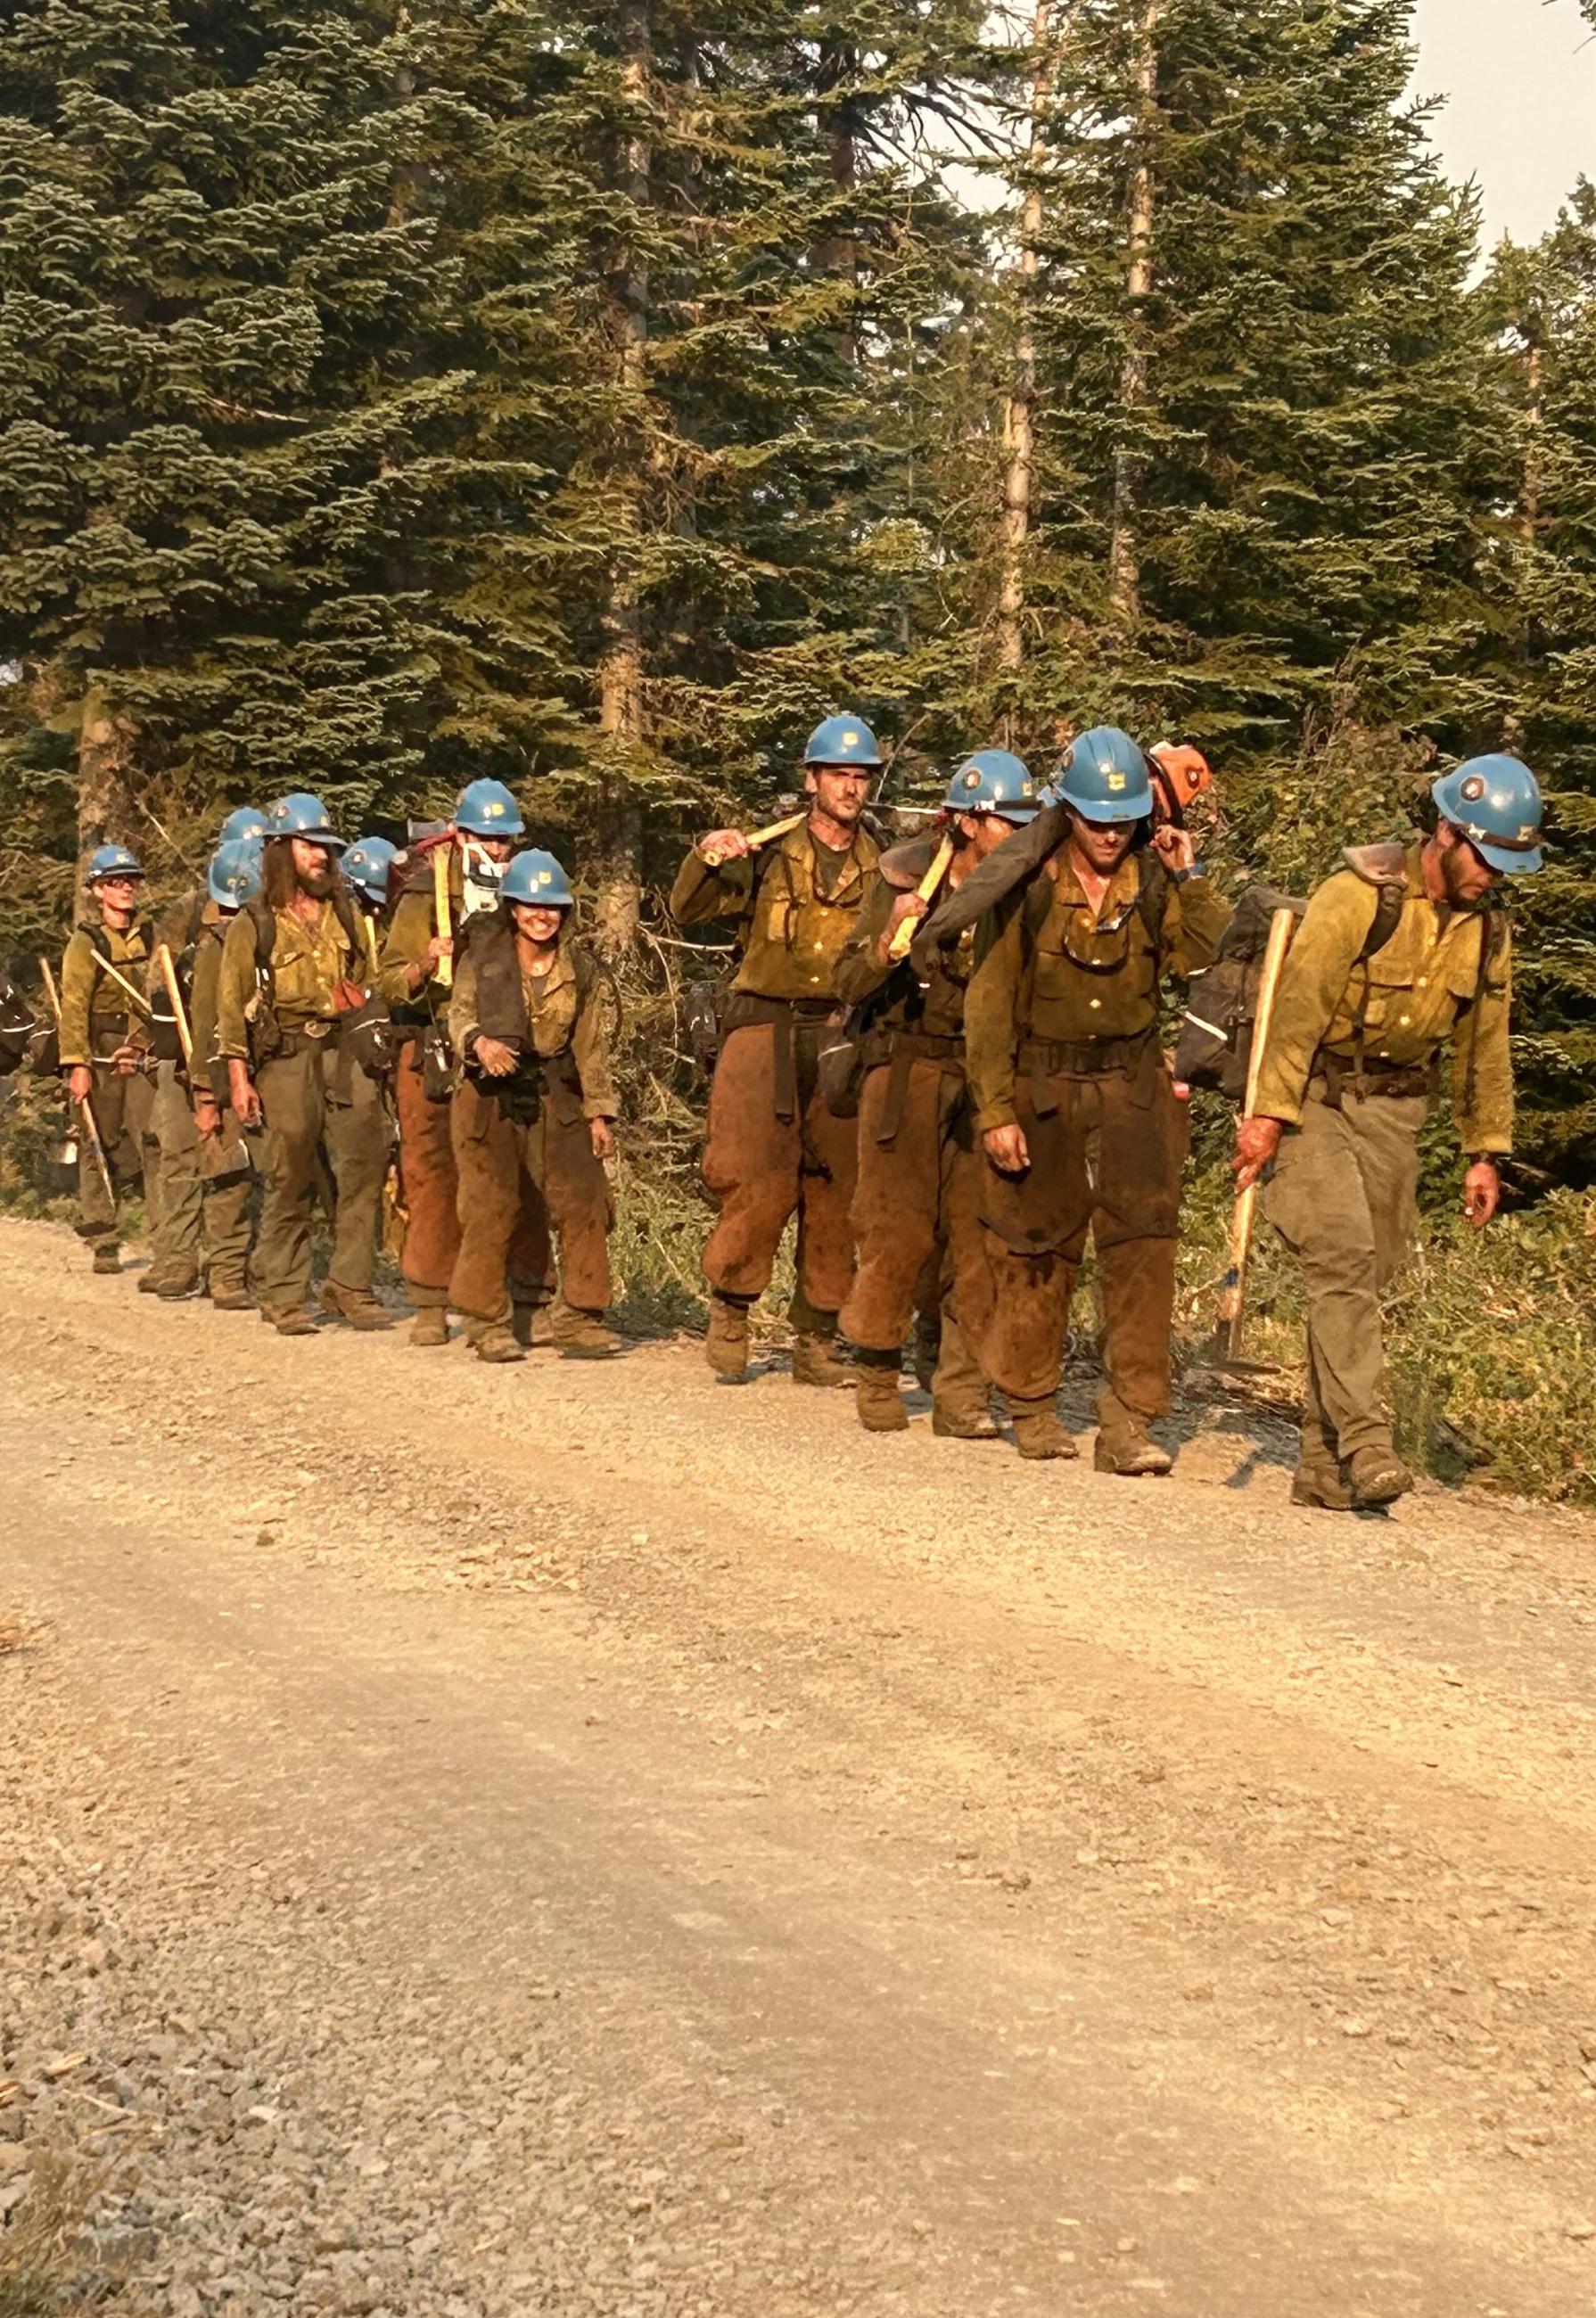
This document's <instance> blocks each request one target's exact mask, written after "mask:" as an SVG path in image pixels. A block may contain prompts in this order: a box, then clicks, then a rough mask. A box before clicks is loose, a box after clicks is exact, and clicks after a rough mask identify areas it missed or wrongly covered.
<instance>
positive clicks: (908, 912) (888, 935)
mask: <svg viewBox="0 0 1596 2318" xmlns="http://www.w3.org/2000/svg"><path fill="white" fill-rule="evenodd" d="M930 907H931V904H930V903H929V902H923V901H922V900H921V898H920V896H919V894H899V895H898V897H897V900H896V901H895V902H894V903H893V904H892V914H891V916H890V917H889V918H888V921H887V924H886V928H885V930H884V931H883V933H882V935H881V938H880V939H879V941H878V942H877V944H876V964H877V965H878V966H890V965H891V964H892V937H893V936H894V934H895V933H897V930H898V928H899V926H901V925H902V924H903V923H904V922H905V921H909V922H910V923H911V924H915V923H918V921H919V920H920V919H922V918H923V917H924V915H925V913H926V912H927V911H928V910H929V909H930Z"/></svg>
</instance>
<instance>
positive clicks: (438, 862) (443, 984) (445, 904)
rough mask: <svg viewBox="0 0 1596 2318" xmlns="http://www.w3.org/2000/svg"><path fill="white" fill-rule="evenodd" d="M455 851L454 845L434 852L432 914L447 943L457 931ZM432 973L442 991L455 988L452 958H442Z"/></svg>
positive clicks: (438, 848) (442, 846) (437, 848)
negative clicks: (452, 896)
mask: <svg viewBox="0 0 1596 2318" xmlns="http://www.w3.org/2000/svg"><path fill="white" fill-rule="evenodd" d="M452 851H453V846H452V845H437V846H435V847H434V848H433V852H432V913H433V915H434V917H435V918H436V919H437V931H438V935H439V938H440V939H442V940H444V941H447V940H448V939H450V937H451V936H452V934H453V933H454V930H455V929H454V926H453V924H452V923H451V921H450V917H449V855H450V853H451V852H452ZM432 973H433V980H434V981H435V982H436V983H437V986H438V988H439V989H440V990H452V989H453V988H454V986H455V961H454V959H453V958H452V957H440V958H439V959H438V961H437V966H434V968H433V970H432Z"/></svg>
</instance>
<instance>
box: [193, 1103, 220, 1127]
mask: <svg viewBox="0 0 1596 2318" xmlns="http://www.w3.org/2000/svg"><path fill="white" fill-rule="evenodd" d="M194 1132H195V1133H196V1134H198V1135H203V1136H207V1137H209V1136H213V1135H220V1134H221V1104H220V1103H219V1102H218V1101H217V1100H216V1097H215V1096H214V1095H213V1094H196V1095H195V1097H194Z"/></svg>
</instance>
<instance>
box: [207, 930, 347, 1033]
mask: <svg viewBox="0 0 1596 2318" xmlns="http://www.w3.org/2000/svg"><path fill="white" fill-rule="evenodd" d="M276 920H277V929H276V934H275V939H274V940H273V944H272V988H273V1004H274V1007H275V1011H276V1016H277V1020H278V1021H279V1022H280V1023H281V1024H282V1025H283V1027H284V1029H290V1030H292V1029H297V1028H299V1027H301V1026H302V1024H304V1023H306V1022H313V1021H324V1022H330V1021H335V1020H337V1018H338V1005H337V1002H336V993H337V991H338V984H339V983H340V982H358V983H364V982H365V979H366V975H367V962H366V957H365V949H364V947H363V946H361V945H360V944H358V943H354V944H352V943H351V942H350V939H349V937H348V935H347V933H346V932H345V930H344V927H343V923H342V921H341V920H340V919H339V917H338V912H337V910H336V909H335V908H334V907H333V904H332V903H330V902H323V903H322V904H321V906H320V909H319V910H318V912H317V913H316V915H315V916H314V917H313V918H310V919H306V918H302V917H301V916H300V915H299V914H298V912H296V911H294V910H279V911H278V912H276ZM256 957H257V939H256V930H255V920H254V919H253V917H252V916H251V915H250V913H249V912H248V910H240V911H239V914H238V916H237V917H236V918H235V919H234V920H233V921H232V923H231V925H230V927H229V928H228V930H227V939H226V940H225V941H224V942H223V943H222V946H221V973H220V975H219V976H218V978H217V993H216V1047H217V1052H218V1053H219V1054H220V1055H223V1056H239V1058H241V1059H246V1060H247V1059H248V1053H249V1018H248V1011H247V1010H248V1005H249V1002H250V1000H251V999H252V998H253V997H254V995H255V966H256Z"/></svg>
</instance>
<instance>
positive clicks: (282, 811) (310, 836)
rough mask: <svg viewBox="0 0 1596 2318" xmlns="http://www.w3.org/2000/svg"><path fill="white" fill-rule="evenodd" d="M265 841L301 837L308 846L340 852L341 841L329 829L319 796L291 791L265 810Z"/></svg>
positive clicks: (333, 831)
mask: <svg viewBox="0 0 1596 2318" xmlns="http://www.w3.org/2000/svg"><path fill="white" fill-rule="evenodd" d="M266 836H267V837H302V838H303V839H304V840H305V841H306V843H307V844H309V845H330V846H333V847H334V848H336V849H338V851H340V852H341V851H342V849H343V843H344V840H343V839H342V838H341V837H339V836H338V833H337V831H335V830H334V828H333V825H332V815H331V814H330V813H329V812H328V810H327V807H326V806H325V805H324V804H322V802H321V800H320V797H319V796H312V795H311V793H310V791H309V790H308V789H294V790H293V792H292V793H291V795H288V796H283V797H279V798H278V799H277V801H276V803H275V804H269V805H267V807H266Z"/></svg>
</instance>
